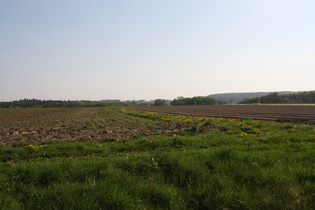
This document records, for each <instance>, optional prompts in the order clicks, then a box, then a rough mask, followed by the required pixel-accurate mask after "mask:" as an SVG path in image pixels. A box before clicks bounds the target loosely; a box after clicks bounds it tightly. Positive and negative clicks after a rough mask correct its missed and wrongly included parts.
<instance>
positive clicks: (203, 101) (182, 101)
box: [154, 96, 227, 106]
mask: <svg viewBox="0 0 315 210" xmlns="http://www.w3.org/2000/svg"><path fill="white" fill-rule="evenodd" d="M226 103H227V102H226V101H219V100H216V99H214V98H208V97H202V96H195V97H192V98H184V97H182V96H180V97H177V98H176V99H174V100H173V101H171V102H170V105H171V106H183V105H216V104H226ZM166 105H168V101H167V100H165V99H156V100H155V102H154V106H166Z"/></svg>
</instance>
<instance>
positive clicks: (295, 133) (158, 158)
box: [0, 108, 315, 209]
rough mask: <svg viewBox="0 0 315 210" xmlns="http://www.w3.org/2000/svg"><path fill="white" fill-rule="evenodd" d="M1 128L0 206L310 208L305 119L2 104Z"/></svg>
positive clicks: (313, 201) (310, 155)
mask: <svg viewBox="0 0 315 210" xmlns="http://www.w3.org/2000/svg"><path fill="white" fill-rule="evenodd" d="M36 113H37V115H36ZM40 113H42V114H40ZM51 113H53V114H51ZM34 114H35V115H34ZM32 116H37V117H32ZM0 134H1V142H5V143H4V144H3V145H2V146H0V161H1V162H0V206H1V207H0V208H1V209H313V208H314V206H315V127H314V126H310V125H296V124H290V123H279V122H264V121H254V120H252V119H249V118H244V119H221V118H220V119H213V118H204V117H186V116H179V115H171V114H158V113H152V112H141V111H134V110H128V109H120V108H69V109H1V110H0ZM61 134H62V135H61Z"/></svg>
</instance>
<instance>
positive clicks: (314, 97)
mask: <svg viewBox="0 0 315 210" xmlns="http://www.w3.org/2000/svg"><path fill="white" fill-rule="evenodd" d="M253 103H262V104H263V103H280V104H281V103H297V104H301V103H315V91H305V92H298V93H294V94H284V95H280V94H279V93H277V92H274V93H271V94H269V95H266V96H262V97H256V98H250V99H245V100H243V101H240V102H239V104H253Z"/></svg>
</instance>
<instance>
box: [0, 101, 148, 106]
mask: <svg viewBox="0 0 315 210" xmlns="http://www.w3.org/2000/svg"><path fill="white" fill-rule="evenodd" d="M139 105H142V106H149V105H150V104H149V103H148V102H142V101H141V102H140V103H139V102H137V101H124V102H122V101H119V100H114V101H84V100H82V101H62V100H39V99H23V100H18V101H12V102H0V108H16V107H20V108H27V107H34V108H36V107H38V108H41V107H107V106H139Z"/></svg>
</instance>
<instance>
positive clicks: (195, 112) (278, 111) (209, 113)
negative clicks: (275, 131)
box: [131, 105, 315, 125]
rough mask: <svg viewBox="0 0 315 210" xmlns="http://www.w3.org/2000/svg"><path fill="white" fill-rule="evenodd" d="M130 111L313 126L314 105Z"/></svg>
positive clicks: (145, 108) (203, 106)
mask: <svg viewBox="0 0 315 210" xmlns="http://www.w3.org/2000/svg"><path fill="white" fill-rule="evenodd" d="M131 109H135V110H143V111H150V112H161V113H171V114H179V115H189V116H200V117H213V118H247V117H250V118H252V119H255V120H268V121H278V122H290V123H299V124H309V125H315V106H314V105H198V106H155V107H132V108H131Z"/></svg>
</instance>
